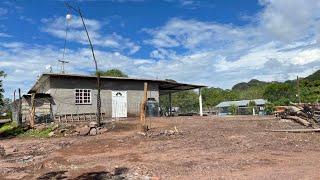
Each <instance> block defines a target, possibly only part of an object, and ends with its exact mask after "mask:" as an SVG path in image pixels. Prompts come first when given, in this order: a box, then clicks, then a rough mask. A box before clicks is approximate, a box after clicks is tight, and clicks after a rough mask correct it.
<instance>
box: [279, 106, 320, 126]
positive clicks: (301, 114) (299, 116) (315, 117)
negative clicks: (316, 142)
mask: <svg viewBox="0 0 320 180" xmlns="http://www.w3.org/2000/svg"><path fill="white" fill-rule="evenodd" d="M318 108H319V106H317V105H310V104H293V103H292V104H291V105H290V106H278V107H276V111H275V112H274V114H275V115H276V116H277V117H279V118H281V119H290V120H292V121H294V122H297V123H299V124H301V125H303V126H307V127H312V128H319V127H320V126H319V123H320V114H319V112H320V111H319V110H318Z"/></svg>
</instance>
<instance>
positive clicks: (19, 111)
mask: <svg viewBox="0 0 320 180" xmlns="http://www.w3.org/2000/svg"><path fill="white" fill-rule="evenodd" d="M18 92H19V104H18V124H22V113H21V111H22V97H21V89H20V88H19V89H18Z"/></svg>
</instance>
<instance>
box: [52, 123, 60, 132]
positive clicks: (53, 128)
mask: <svg viewBox="0 0 320 180" xmlns="http://www.w3.org/2000/svg"><path fill="white" fill-rule="evenodd" d="M58 127H59V124H54V125H53V126H52V127H51V129H52V131H54V130H56V129H58Z"/></svg>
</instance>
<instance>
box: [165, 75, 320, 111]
mask: <svg viewBox="0 0 320 180" xmlns="http://www.w3.org/2000/svg"><path fill="white" fill-rule="evenodd" d="M299 81H300V82H299V88H300V98H301V102H305V103H315V102H319V101H320V70H319V71H317V72H315V73H314V74H312V75H310V76H308V77H306V78H301V79H299ZM201 92H202V98H203V106H204V107H213V106H216V105H217V104H219V103H220V102H222V101H232V100H243V99H248V100H252V99H259V98H263V99H266V100H268V103H267V105H266V106H267V107H266V111H268V113H270V112H272V110H273V109H274V106H275V105H288V104H289V103H290V102H298V98H297V81H296V80H288V81H285V82H264V81H259V80H255V79H253V80H251V81H249V82H247V83H245V82H243V83H239V84H236V85H234V86H233V87H232V89H231V90H229V89H221V88H214V87H210V88H202V91H201ZM161 100H162V101H163V102H168V98H167V97H166V96H164V97H161V99H160V101H161ZM190 101H191V102H190ZM167 104H168V103H167ZM172 106H179V107H182V108H185V109H193V110H198V108H199V107H198V94H197V92H196V91H186V92H177V93H173V95H172ZM249 106H254V103H253V102H251V103H250V104H249ZM167 107H168V106H167Z"/></svg>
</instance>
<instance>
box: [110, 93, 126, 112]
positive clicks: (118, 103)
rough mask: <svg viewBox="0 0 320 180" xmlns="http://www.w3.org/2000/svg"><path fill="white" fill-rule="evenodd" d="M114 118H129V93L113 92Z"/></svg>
mask: <svg viewBox="0 0 320 180" xmlns="http://www.w3.org/2000/svg"><path fill="white" fill-rule="evenodd" d="M112 117H115V118H118V117H127V91H112Z"/></svg>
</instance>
